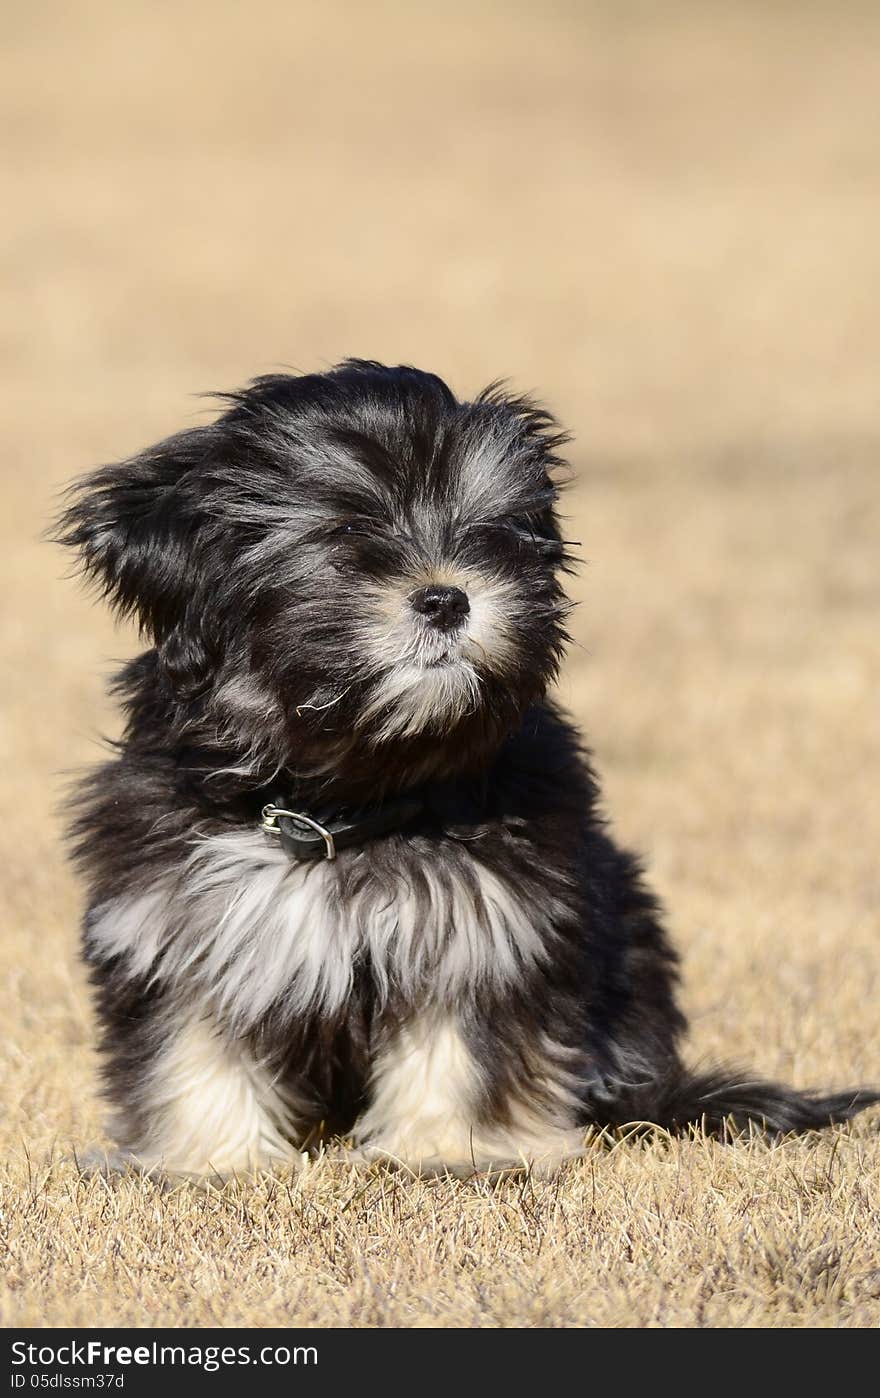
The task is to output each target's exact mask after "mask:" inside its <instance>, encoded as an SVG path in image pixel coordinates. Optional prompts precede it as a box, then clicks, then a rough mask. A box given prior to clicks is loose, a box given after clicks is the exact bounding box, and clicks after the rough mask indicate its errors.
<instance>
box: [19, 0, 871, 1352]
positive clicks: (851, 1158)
mask: <svg viewBox="0 0 880 1398" xmlns="http://www.w3.org/2000/svg"><path fill="white" fill-rule="evenodd" d="M4 31H5V33H4V45H3V55H2V60H0V64H2V71H0V113H2V123H0V130H2V136H0V140H2V142H3V150H2V153H3V158H4V165H5V166H6V169H7V179H6V191H7V192H6V197H5V199H4V205H5V214H4V218H3V223H2V231H0V238H2V243H3V258H4V266H5V274H6V275H5V297H4V301H5V311H4V315H3V320H2V325H0V369H2V379H3V387H4V392H3V406H2V414H3V420H4V442H3V455H2V465H0V470H2V473H3V483H4V507H3V512H2V520H0V529H2V553H0V568H2V578H0V596H2V599H3V600H2V607H3V620H2V628H3V630H2V654H3V659H4V682H3V699H4V704H3V718H2V743H3V756H4V763H3V776H2V779H0V801H2V813H0V841H2V850H3V861H4V870H5V872H4V877H3V880H2V888H0V900H2V933H0V935H2V948H3V954H4V962H5V972H4V976H3V985H2V1001H0V1013H2V1026H3V1027H2V1052H0V1073H2V1104H3V1121H2V1128H0V1132H2V1160H0V1255H2V1257H3V1299H2V1303H0V1321H2V1323H3V1324H5V1325H86V1324H88V1325H95V1324H97V1325H122V1324H128V1325H152V1324H157V1323H158V1324H165V1325H175V1324H177V1325H183V1324H187V1325H207V1324H221V1325H240V1324H243V1325H291V1324H309V1325H311V1324H314V1325H325V1326H326V1325H337V1326H339V1325H354V1326H425V1325H437V1326H473V1325H476V1326H743V1325H750V1326H823V1327H835V1326H861V1327H866V1326H876V1325H877V1324H878V1323H880V1224H878V1209H880V1138H878V1130H877V1128H878V1124H880V1113H878V1112H876V1111H875V1112H873V1113H871V1114H868V1115H866V1116H865V1117H864V1118H862V1119H861V1120H860V1121H859V1122H858V1123H856V1124H855V1125H854V1126H853V1127H851V1128H847V1129H839V1130H835V1131H829V1132H827V1133H823V1134H821V1135H816V1136H812V1137H808V1138H805V1139H799V1140H794V1139H791V1140H786V1141H783V1142H782V1143H776V1144H772V1145H769V1144H767V1143H765V1142H764V1141H762V1140H758V1139H753V1140H743V1141H741V1142H740V1143H738V1144H736V1145H734V1146H730V1147H724V1146H720V1145H716V1144H713V1143H711V1142H707V1141H705V1140H702V1139H694V1140H685V1141H682V1140H667V1139H664V1138H662V1137H654V1138H652V1139H650V1140H648V1141H643V1142H641V1143H636V1142H634V1141H624V1142H622V1143H617V1144H615V1145H614V1147H613V1148H609V1147H608V1146H607V1145H606V1146H601V1145H598V1146H595V1147H594V1148H591V1149H590V1150H589V1151H588V1152H587V1155H586V1157H585V1158H584V1160H583V1161H582V1162H579V1163H577V1164H576V1165H573V1166H571V1167H569V1168H567V1169H566V1170H564V1171H563V1172H562V1173H561V1174H560V1175H559V1176H557V1177H556V1178H554V1179H551V1180H549V1181H538V1180H523V1179H511V1178H507V1179H504V1180H501V1181H497V1180H496V1181H493V1180H491V1179H487V1178H476V1179H472V1180H466V1181H447V1180H435V1181H430V1180H428V1181H417V1180H412V1179H408V1178H403V1177H394V1176H390V1175H386V1174H374V1175H369V1174H362V1173H359V1172H358V1171H357V1170H355V1169H354V1168H353V1167H352V1166H350V1165H349V1164H346V1163H345V1161H344V1160H328V1161H325V1162H323V1163H319V1164H318V1165H316V1166H315V1167H314V1168H312V1169H310V1170H309V1171H308V1172H307V1173H306V1174H305V1175H303V1176H301V1177H298V1178H294V1177H282V1178H279V1179H266V1180H263V1181H261V1182H259V1183H257V1184H256V1185H254V1186H253V1187H252V1188H242V1187H237V1186H230V1187H229V1188H227V1189H226V1190H225V1191H223V1192H216V1191H210V1190H209V1191H207V1192H202V1191H199V1190H197V1189H194V1188H191V1187H182V1188H180V1189H178V1190H177V1191H175V1192H171V1193H162V1192H160V1191H159V1190H158V1188H157V1187H155V1186H154V1185H152V1184H149V1183H144V1182H139V1181H136V1180H132V1179H128V1180H123V1181H121V1182H119V1181H117V1182H113V1183H108V1182H107V1181H104V1180H100V1179H98V1180H95V1179H84V1178H81V1177H80V1175H79V1172H78V1170H77V1167H76V1164H75V1162H74V1160H73V1153H74V1151H81V1149H82V1147H83V1146H84V1145H85V1144H86V1143H88V1142H90V1141H93V1140H94V1139H96V1138H97V1137H98V1136H99V1133H100V1129H101V1111H100V1106H99V1103H98V1100H97V1097H96V1092H95V1062H94V1056H93V1051H92V1046H91V1039H92V1031H91V1023H90V1011H89V1003H88V996H87V994H86V991H85V988H84V983H83V978H82V976H81V973H80V970H79V967H78V963H77V919H78V913H79V894H78V890H77V888H76V886H75V883H74V881H73V879H72V877H71V875H70V873H69V872H68V870H67V869H66V867H65V864H64V857H63V852H62V848H61V845H60V837H59V821H58V818H57V816H56V814H54V813H53V807H54V805H55V804H56V803H57V802H58V801H59V799H60V797H61V794H62V792H63V789H64V787H63V773H64V771H65V770H66V769H70V768H72V767H76V766H77V765H79V764H82V763H83V762H86V761H89V760H92V758H93V757H94V756H95V755H96V752H97V747H96V735H97V734H98V733H100V732H101V731H107V730H110V729H112V725H113V721H114V720H113V718H112V716H111V714H110V712H109V710H108V709H107V707H106V704H105V701H104V699H103V697H102V685H103V680H104V678H105V676H106V674H107V673H108V670H109V668H110V662H111V661H112V660H113V659H114V658H116V657H118V656H120V655H123V654H125V653H126V652H127V651H128V650H129V649H130V648H131V647H132V646H133V645H134V644H135V638H134V637H133V636H132V635H131V634H119V633H118V632H115V633H114V630H113V628H112V626H111V623H110V622H109V620H108V618H107V617H106V615H104V613H103V612H102V611H101V610H100V609H99V608H97V607H94V606H92V605H91V604H90V602H89V601H88V599H87V598H86V597H85V596H84V595H83V593H82V591H81V590H79V589H78V588H77V587H76V586H74V585H73V584H72V583H70V582H69V581H65V580H64V577H63V574H64V570H65V561H64V560H62V559H60V558H59V556H58V554H57V551H55V550H53V549H51V548H49V547H48V546H46V545H44V544H42V543H40V542H38V538H37V536H38V533H39V531H40V529H41V528H42V527H43V526H44V524H45V522H46V519H47V517H48V515H49V513H50V510H51V502H52V497H53V493H54V492H55V491H56V489H57V487H58V485H59V483H61V482H62V481H65V480H67V479H69V478H70V477H71V476H73V475H74V474H76V473H77V472H79V471H81V470H83V469H85V468H86V467H88V466H90V465H92V464H94V463H96V462H99V461H102V460H107V459H112V458H113V457H115V456H121V455H124V454H126V453H127V452H129V451H131V450H133V449H135V448H137V447H139V446H141V445H143V444H145V443H146V442H148V441H150V440H152V439H154V438H156V437H158V436H160V435H162V434H164V433H165V432H168V431H171V430H173V429H175V428H176V427H178V426H180V425H183V424H185V423H186V422H188V421H193V420H196V419H197V417H198V415H199V414H202V413H204V412H205V411H207V409H206V407H205V405H204V404H203V403H200V402H199V401H198V400H196V399H194V398H193V397H192V396H191V395H192V394H193V393H194V392H196V391H198V390H206V389H212V388H222V387H230V386H233V385H236V384H238V383H240V382H242V381H243V380H244V379H246V378H247V377H248V376H250V375H251V374H254V373H257V372H263V371H266V370H269V369H271V368H273V367H276V366H278V365H280V364H288V365H291V364H292V365H296V366H297V367H301V368H314V367H320V366H322V365H325V364H327V363H330V362H333V361H335V360H336V359H338V358H341V357H342V356H343V355H346V354H360V355H367V356H371V357H375V358H380V359H386V360H391V361H398V360H406V361H411V362H415V363H417V364H420V365H423V366H424V367H430V368H433V369H435V370H437V371H438V372H440V373H441V374H443V375H444V376H446V377H447V378H448V379H449V380H450V382H451V383H452V384H453V386H454V387H455V388H457V389H458V390H459V391H461V392H462V393H465V394H467V393H469V392H471V391H473V390H475V389H477V388H479V387H480V386H482V385H483V383H485V382H486V381H487V380H489V379H492V378H495V377H497V376H499V375H509V376H510V377H511V378H512V380H513V382H514V383H515V384H516V385H517V386H518V387H520V388H526V389H536V390H538V391H539V392H540V393H541V394H542V395H544V396H545V397H546V399H547V400H548V401H549V402H550V403H551V405H552V406H553V407H554V408H555V409H556V410H557V411H558V412H559V414H560V415H561V417H562V418H563V420H564V421H565V422H566V423H567V424H568V425H570V426H571V428H572V429H573V431H574V433H575V442H574V445H573V448H572V462H573V464H574V466H575V467H576V468H577V473H578V483H577V484H576V485H575V486H574V487H573V488H572V491H571V493H570V495H569V498H568V511H569V513H570V515H571V517H572V522H571V525H570V529H571V531H572V534H573V536H574V537H576V538H578V539H581V540H583V554H584V558H585V560H586V561H587V563H588V565H589V566H588V567H585V568H584V570H583V573H582V576H581V578H580V580H579V581H578V583H577V594H578V597H579V598H582V599H583V602H584V605H583V607H582V608H581V609H580V611H579V612H578V614H577V618H576V636H577V642H578V644H577V645H576V646H575V647H574V648H573V651H572V655H571V659H570V662H569V664H568V667H567V670H566V672H565V676H564V680H563V683H562V686H561V690H562V696H563V699H564V701H565V702H566V703H567V704H568V705H569V707H570V708H571V709H572V710H573V711H574V712H575V713H576V714H577V716H578V718H579V720H580V721H582V723H583V724H584V726H585V728H586V730H587V732H588V734H589V735H590V740H591V742H592V744H593V746H594V748H595V751H596V754H597V759H598V762H599V765H600V769H601V771H602V774H603V776H604V780H605V783H606V797H607V803H608V807H609V810H610V812H611V813H612V817H613V822H614V825H615V827H616V829H617V831H618V832H619V834H620V835H621V837H623V838H624V839H626V840H627V841H628V842H630V843H631V844H633V845H635V846H637V847H639V848H640V849H642V850H643V851H645V853H646V855H647V857H648V864H649V869H650V872H651V877H652V879H653V881H654V883H655V884H656V886H657V887H658V888H659V891H660V893H661V894H662V897H663V898H664V900H665V902H666V904H667V907H668V910H669V915H670V920H671V923H672V925H673V928H674V930H675V936H676V940H677V943H678V945H679V947H680V949H681V950H682V952H683V954H684V967H685V976H684V987H683V994H684V999H685V1002H686V1006H687V1009H688V1011H689V1013H690V1015H691V1016H692V1035H691V1051H692V1054H693V1056H694V1057H700V1058H703V1057H712V1056H722V1057H727V1058H731V1059H733V1060H738V1061H744V1062H747V1063H749V1064H752V1065H754V1066H755V1067H756V1068H757V1069H759V1070H760V1071H761V1072H762V1073H765V1074H773V1075H781V1076H785V1077H786V1078H789V1079H791V1080H793V1081H795V1082H796V1083H798V1084H799V1085H810V1084H817V1085H825V1084H827V1085H845V1084H847V1083H850V1082H856V1081H860V1080H866V1079H872V1078H873V1079H875V1080H876V1079H877V1078H880V1033H878V1018H880V1017H878V995H880V936H878V932H880V925H878V923H880V917H878V908H880V863H878V850H880V800H878V788H880V704H878V701H877V694H878V690H880V626H878V606H880V567H878V558H880V454H878V447H880V415H878V392H877V390H878V366H880V138H878V129H880V127H878V94H880V7H878V6H876V5H872V4H868V3H865V4H864V5H859V4H854V3H853V4H847V3H841V4H837V3H830V2H829V3H827V4H813V3H799V4H794V3H791V4H789V3H785V0H780V3H778V4H775V5H770V4H766V3H757V0H756V2H755V3H750V2H749V0H741V2H740V3H736V4H733V3H730V4H726V5H725V4H722V3H717V4H712V5H707V4H703V5H697V4H694V5H690V4H686V3H671V0H670V3H667V4H663V5H661V4H653V5H652V4H650V3H648V0H645V2H644V3H638V0H621V3H614V0H606V3H599V4H592V3H586V0H583V2H582V3H577V0H572V2H571V3H564V0H556V3H541V4H539V3H537V0H532V3H517V0H507V3H504V4H501V3H499V4H498V5H494V4H479V5H477V4H466V3H464V0H461V3H441V4H439V5H433V6H429V5H428V4H422V3H421V2H420V0H411V3H410V4H408V5H404V4H402V3H401V4H390V3H387V4H386V3H377V2H376V0H370V3H367V4H362V5H355V4H353V3H352V4H351V5H350V6H345V5H342V4H339V3H335V4H327V3H322V4H320V5H305V4H300V3H294V2H293V0H277V3H260V2H259V0H257V3H256V4H254V5H248V6H246V5H237V4H232V3H225V0H221V3H213V4H210V5H208V4H204V5H202V4H200V3H190V4H187V5H183V6H178V7H171V6H162V5H158V4H155V3H152V4H148V3H146V0H126V3H124V4H122V5H111V4H109V3H105V2H104V0H99V2H98V3H90V4H88V5H86V4H84V3H80V4H76V3H74V4H62V3H61V2H60V0H54V2H53V0H36V3H34V4H31V5H27V6H19V7H13V8H10V9H9V11H8V13H7V14H6V15H5V17H4Z"/></svg>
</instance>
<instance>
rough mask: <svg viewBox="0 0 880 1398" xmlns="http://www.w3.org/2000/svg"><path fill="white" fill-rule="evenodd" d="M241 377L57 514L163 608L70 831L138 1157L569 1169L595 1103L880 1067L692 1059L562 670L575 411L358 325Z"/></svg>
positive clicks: (116, 1117) (689, 1118)
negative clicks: (382, 347) (766, 1068)
mask: <svg viewBox="0 0 880 1398" xmlns="http://www.w3.org/2000/svg"><path fill="white" fill-rule="evenodd" d="M225 405H226V410H225V411H224V412H223V415H222V416H221V417H220V418H219V419H218V420H217V421H216V422H214V423H213V424H212V425H210V426H201V427H197V428H194V429H191V430H189V431H185V432H181V433H180V434H179V435H177V436H175V437H171V438H170V439H169V440H167V441H164V442H160V443H159V444H158V445H157V446H154V447H151V448H150V449H149V450H147V451H145V452H144V453H143V454H142V455H140V456H137V457H134V458H133V459H132V460H129V461H125V462H123V463H122V464H120V465H114V466H108V467H105V468H103V469H102V470H99V471H97V472H95V473H94V474H92V475H89V476H87V477H85V478H84V479H83V480H82V481H80V482H79V483H77V484H76V485H75V486H74V487H73V488H72V492H71V494H70V495H69V498H68V500H67V502H66V508H65V510H64V513H63V515H62V517H61V520H60V524H59V527H58V530H57V535H58V537H59V538H60V539H61V540H62V541H63V542H64V543H65V544H68V545H71V546H72V547H74V548H75V549H77V550H78V551H79V554H80V558H81V562H82V566H83V568H84V570H85V572H86V573H87V575H88V576H89V577H90V578H92V579H94V580H95V581H96V582H97V584H98V585H99V587H100V589H101V590H102V591H103V593H104V594H105V595H106V597H107V598H108V599H109V601H110V602H111V603H112V605H113V606H114V607H115V608H116V610H117V611H118V612H120V613H122V614H125V615H133V616H135V617H137V619H138V620H139V622H140V625H141V627H142V629H143V631H144V633H145V635H146V636H147V637H148V639H149V641H150V648H149V649H148V650H147V651H146V652H145V653H144V654H143V655H140V656H139V657H138V658H137V659H135V660H133V661H131V662H130V663H129V664H127V665H126V666H125V667H124V668H123V670H122V671H121V673H120V674H119V676H118V678H117V680H116V682H115V686H114V688H115V692H116V694H117V695H118V696H119V698H120V700H121V702H122V705H123V708H124V712H125V716H126V724H125V731H124V736H123V738H122V740H121V742H120V743H119V744H118V751H117V754H116V756H114V758H113V760H112V761H111V762H108V763H107V764H106V765H104V766H101V767H99V768H98V769H97V770H96V771H95V772H94V773H92V775H90V776H89V777H88V778H87V779H86V780H85V782H84V783H83V784H82V785H81V787H80V789H79V793H78V807H77V815H76V818H75V822H74V825H73V831H72V835H73V840H74V849H75V857H76V860H77V861H78V864H79V867H80V869H81V871H82V874H83V876H84V878H85V880H86V883H87V886H88V912H87V915H86V918H85V930H84V947H85V957H86V961H87V963H88V966H89V968H90V970H91V975H92V978H93V981H94V985H95V988H96V991H97V1009H98V1015H99V1019H100V1025H101V1035H102V1038H101V1048H102V1051H103V1056H104V1074H105V1086H106V1092H107V1095H108V1097H109V1099H110V1103H111V1104H112V1108H113V1117H112V1122H111V1128H110V1129H111V1131H112V1134H113V1135H114V1137H115V1139H116V1140H117V1141H118V1143H119V1146H120V1148H121V1152H122V1154H123V1156H124V1158H126V1159H129V1160H131V1161H132V1162H137V1163H138V1165H139V1166H140V1167H141V1168H145V1169H154V1168H158V1169H164V1170H168V1171H172V1172H181V1173H184V1174H194V1175H204V1174H207V1173H214V1172H218V1173H221V1174H222V1173H227V1172H232V1171H250V1170H254V1169H262V1168H271V1167H273V1166H276V1165H279V1164H282V1163H284V1162H291V1161H299V1160H301V1159H302V1155H301V1152H303V1151H305V1150H307V1149H309V1148H312V1147H315V1146H316V1145H318V1143H319V1142H320V1141H322V1140H323V1139H325V1138H327V1137H330V1136H333V1135H343V1136H349V1137H352V1138H353V1140H354V1142H355V1143H356V1145H357V1146H358V1147H359V1148H360V1151H361V1152H362V1153H363V1154H364V1155H365V1156H368V1157H370V1158H375V1157H378V1158H384V1159H387V1160H390V1161H394V1162H400V1163H403V1164H405V1165H407V1166H409V1167H411V1168H412V1169H414V1170H422V1171H432V1170H450V1171H454V1172H468V1171H471V1170H474V1169H477V1170H482V1169H488V1168H490V1167H506V1166H511V1165H520V1164H523V1163H530V1164H532V1165H533V1166H537V1167H542V1168H545V1169H546V1168H552V1167H553V1166H555V1165H556V1164H557V1163H558V1162H559V1161H561V1160H563V1159H564V1158H566V1157H568V1156H573V1155H576V1154H577V1153H578V1152H579V1151H580V1149H581V1147H582V1139H583V1131H584V1128H585V1126H587V1125H588V1124H590V1123H595V1124H598V1125H602V1126H604V1125H614V1124H621V1123H626V1122H631V1121H639V1122H656V1123H658V1124H661V1125H663V1126H666V1127H669V1128H681V1127H684V1126H686V1125H687V1124H688V1123H695V1124H699V1125H701V1126H702V1127H704V1128H705V1129H706V1130H707V1131H710V1132H715V1133H721V1132H723V1131H724V1129H725V1123H726V1121H727V1119H728V1118H732V1119H733V1121H734V1123H735V1124H737V1125H740V1126H742V1125H743V1124H745V1123H748V1122H756V1123H759V1124H760V1125H761V1126H763V1127H765V1128H768V1129H770V1130H772V1131H776V1132H785V1131H790V1130H804V1129H807V1128H810V1127H818V1126H822V1125H824V1124H827V1123H829V1122H834V1121H844V1120H846V1119H847V1118H848V1117H850V1116H852V1115H853V1114H854V1113H855V1112H857V1111H858V1110H860V1109H861V1108H862V1107H864V1106H866V1105H868V1104H869V1103H872V1102H876V1101H877V1100H878V1094H877V1093H876V1092H873V1091H867V1090H858V1091H845V1092H839V1093H835V1094H832V1095H830V1096H821V1095H814V1094H811V1093H803V1092H797V1091H794V1090H793V1089H790V1088H787V1087H782V1086H779V1085H777V1084H773V1083H765V1082H758V1081H754V1080H750V1079H748V1080H742V1079H741V1078H739V1077H736V1076H731V1075H730V1074H728V1073H725V1072H724V1071H715V1072H709V1073H705V1074H700V1075H695V1074H693V1073H690V1072H688V1071H687V1070H686V1069H685V1068H684V1067H683V1066H682V1063H681V1061H680V1058H679V1052H678V1045H679V1040H680V1038H681V1036H682V1032H683V1030H684V1027H685V1025H684V1020H683V1018H682V1015H681V1012H680V1011H679V1009H678V1008H677V1005H676V999H675V990H676V957H675V954H674V952H673V951H672V949H671V947H670V945H669V943H668V941H667V938H666V935H665V933H664V931H663V928H662V926H661V922H660V920H659V916H658V907H657V904H656V902H655V899H654V898H653V897H652V895H651V893H650V892H649V891H648V890H647V889H646V887H645V885H644V883H643V882H642V878H641V874H640V870H639V865H638V863H637V862H636V860H634V859H633V857H632V856H631V855H629V854H628V853H626V852H625V851H623V850H621V849H620V848H619V847H618V846H617V845H616V844H615V842H614V841H613V840H612V838H611V837H610V835H609V834H608V831H607V829H606V827H605V824H604V821H603V819H602V817H601V815H600V814H599V811H598V806H597V802H598V789H597V785H596V780H595V777H594V775H593V773H592V771H591V768H590V765H589V762H588V760H587V757H586V755H585V753H584V750H583V748H582V746H581V744H580V741H579V738H578V735H577V734H576V732H575V731H574V729H573V728H572V725H571V723H570V722H569V721H568V719H567V718H566V717H565V716H564V715H563V714H562V713H561V712H560V711H559V709H558V708H557V706H556V705H555V704H554V703H553V702H551V701H550V700H548V699H547V697H546V691H547V688H548V686H549V684H550V683H551V681H552V680H553V678H554V676H555V675H556V672H557V668H558V665H559V661H560V657H561V655H562V652H563V647H564V644H565V641H566V634H565V616H566V611H567V603H566V600H565V596H564V593H563V590H562V586H561V582H560V576H561V574H562V573H564V572H565V570H566V569H567V568H568V567H569V563H570V560H569V557H568V555H567V553H566V546H565V542H564V541H563V539H562V538H561V536H560V531H559V525H558V522H557V518H556V513H555V506H556V499H557V483H556V478H557V476H558V474H559V468H560V467H561V465H562V462H561V457H560V452H561V449H562V447H563V444H564V442H565V440H566V439H565V437H564V436H563V434H561V433H560V431H559V430H558V428H557V426H556V424H555V422H554V421H553V419H552V418H551V416H550V415H549V414H548V413H547V412H545V411H544V410H543V409H542V408H541V407H539V406H536V405H535V404H534V403H533V402H531V401H529V400H528V399H525V398H517V397H512V396H510V395H509V394H507V393H505V392H504V391H502V390H501V389H500V388H498V387H493V388H490V389H488V390H487V391H486V392H484V393H482V394H480V395H479V396H478V397H477V398H475V399H474V400H473V401H472V402H459V401H458V400H457V399H456V398H455V397H454V396H453V394H452V393H451V392H450V390H449V389H448V388H447V386H446V385H445V384H444V383H443V382H442V381H441V380H440V379H439V378H437V377H435V376H434V375H433V374H428V373H422V372H419V371H417V370H415V369H412V368H404V367H401V368H386V367H384V366H382V365H380V364H376V363H370V362H366V361H360V360H349V361H347V362H345V363H343V364H341V365H339V366H338V367H337V368H335V369H333V370H332V371H331V372H330V373H326V374H315V375H306V376H303V377H289V376H286V375H278V376H270V377H265V378H260V379H257V380H255V381H254V383H253V384H251V386H250V387H249V388H247V389H245V390H244V391H243V392H241V393H234V394H229V395H228V396H226V398H225Z"/></svg>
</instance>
